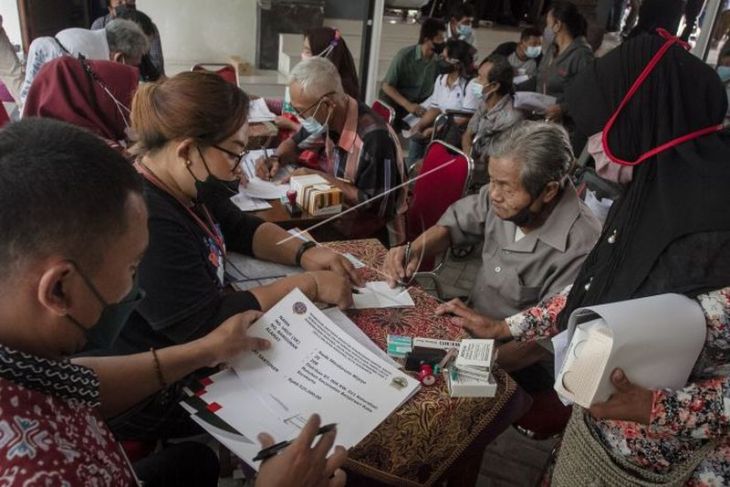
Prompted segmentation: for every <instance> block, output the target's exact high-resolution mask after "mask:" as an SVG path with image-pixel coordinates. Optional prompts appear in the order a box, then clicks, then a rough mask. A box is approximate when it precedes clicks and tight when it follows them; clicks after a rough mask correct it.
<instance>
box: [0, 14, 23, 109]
mask: <svg viewBox="0 0 730 487" xmlns="http://www.w3.org/2000/svg"><path fill="white" fill-rule="evenodd" d="M24 78H25V74H24V72H23V65H22V64H20V59H18V55H17V54H16V53H15V48H14V47H13V44H12V43H11V42H10V39H8V35H7V33H6V32H5V29H3V27H2V16H0V80H2V82H3V84H4V85H5V86H6V87H7V89H8V91H9V92H10V95H11V96H12V97H13V100H15V103H17V104H20V90H21V88H22V86H23V80H24Z"/></svg>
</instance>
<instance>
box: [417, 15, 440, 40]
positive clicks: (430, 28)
mask: <svg viewBox="0 0 730 487" xmlns="http://www.w3.org/2000/svg"><path fill="white" fill-rule="evenodd" d="M439 32H446V24H445V23H444V22H443V21H441V20H439V19H433V18H430V17H429V18H427V19H425V20H424V21H423V23H422V24H421V33H420V35H419V36H418V43H419V44H423V43H424V42H426V41H429V40H431V39H433V38H434V37H436V36H437V35H439Z"/></svg>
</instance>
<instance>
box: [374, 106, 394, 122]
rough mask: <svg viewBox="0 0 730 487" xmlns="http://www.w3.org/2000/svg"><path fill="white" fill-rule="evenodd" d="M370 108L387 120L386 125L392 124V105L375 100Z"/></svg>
mask: <svg viewBox="0 0 730 487" xmlns="http://www.w3.org/2000/svg"><path fill="white" fill-rule="evenodd" d="M371 108H372V109H373V111H374V112H375V113H377V114H378V115H380V117H381V118H382V119H383V120H385V121H386V122H388V125H393V121H394V120H395V110H393V107H391V106H390V105H388V104H387V103H385V102H384V101H381V100H375V101H374V102H373V106H372V107H371Z"/></svg>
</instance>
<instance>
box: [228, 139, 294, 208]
mask: <svg viewBox="0 0 730 487" xmlns="http://www.w3.org/2000/svg"><path fill="white" fill-rule="evenodd" d="M267 153H268V155H271V154H272V153H273V151H264V150H252V151H249V152H248V154H246V157H244V158H243V161H242V162H241V168H242V169H243V174H244V175H245V176H246V179H248V183H247V184H246V187H242V188H241V190H240V193H242V194H244V195H246V196H248V197H250V198H259V199H262V200H278V199H280V198H283V197H286V192H287V191H289V188H290V186H289V183H284V182H283V181H284V180H286V179H287V178H288V177H289V174H290V172H291V171H290V169H289V168H288V167H286V166H285V167H282V168H281V169H280V170H279V172H278V173H277V175H276V176H275V177H274V178H273V180H272V181H264V180H263V179H261V178H259V177H257V176H256V161H257V160H258V159H259V158H261V157H266V155H267Z"/></svg>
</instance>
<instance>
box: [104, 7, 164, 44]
mask: <svg viewBox="0 0 730 487" xmlns="http://www.w3.org/2000/svg"><path fill="white" fill-rule="evenodd" d="M114 13H115V14H116V17H115V18H117V19H127V20H131V21H132V22H134V23H135V24H137V25H138V26H139V28H140V29H142V32H144V33H145V35H146V36H147V37H152V36H154V35H157V26H156V25H155V23H154V22H152V19H151V18H150V17H149V16H148V15H147V14H145V13H144V12H142V11H140V10H137V9H133V8H129V7H127V6H126V5H119V6H118V7H116V8H115V9H114Z"/></svg>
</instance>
